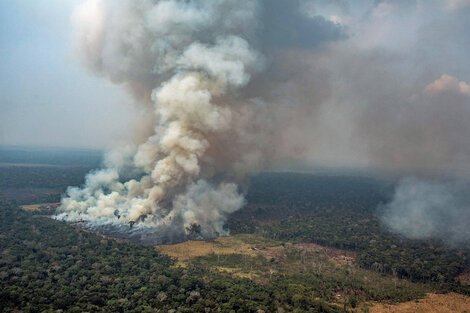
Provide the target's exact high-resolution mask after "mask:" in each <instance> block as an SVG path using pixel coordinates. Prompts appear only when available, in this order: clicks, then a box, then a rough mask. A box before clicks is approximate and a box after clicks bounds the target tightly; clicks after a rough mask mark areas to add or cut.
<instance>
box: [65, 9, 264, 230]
mask: <svg viewBox="0 0 470 313" xmlns="http://www.w3.org/2000/svg"><path fill="white" fill-rule="evenodd" d="M258 11H259V4H258V3H257V2H256V1H243V2H240V1H237V0H225V1H176V0H175V1H151V0H143V1H134V0H119V1H101V0H90V1H87V2H85V3H84V4H82V5H81V6H80V7H78V8H77V10H76V12H75V14H74V16H73V20H74V23H75V27H76V46H77V50H78V52H79V56H80V57H81V59H82V62H83V64H85V65H86V67H87V68H88V69H90V70H91V71H92V72H93V73H95V74H97V75H99V76H103V77H106V78H108V79H110V80H111V81H113V82H115V83H118V84H121V85H123V86H124V87H125V88H127V89H128V90H129V91H130V92H131V93H132V94H133V95H135V98H136V101H137V102H139V103H140V104H142V106H143V110H145V111H146V112H147V117H146V119H147V120H148V115H150V116H151V123H150V124H151V126H150V127H149V129H147V130H146V133H147V134H150V136H147V137H145V136H144V140H141V142H139V143H138V144H136V145H135V147H131V148H130V149H127V150H125V152H116V151H115V152H114V153H113V154H112V155H110V157H109V158H108V160H107V162H106V165H107V166H106V168H104V169H102V170H99V171H96V172H93V173H90V174H89V175H88V176H87V178H86V184H85V186H84V187H83V188H69V189H68V191H67V194H66V196H65V197H64V198H63V199H62V205H61V207H60V209H59V213H58V215H57V216H56V218H58V219H61V220H65V221H84V222H87V225H88V226H89V227H95V228H98V230H99V228H100V227H101V226H103V227H105V226H106V227H115V228H116V229H121V230H122V229H126V227H127V229H128V230H129V231H133V232H136V231H142V232H148V231H150V232H152V231H158V230H159V229H161V230H164V231H165V232H167V233H168V232H170V233H173V234H174V235H175V236H180V235H181V236H184V234H185V232H186V233H188V232H193V231H194V228H196V229H197V232H198V233H200V235H202V236H203V237H212V236H215V235H218V234H224V233H225V231H224V229H223V223H224V221H225V216H226V215H227V214H228V213H231V212H233V211H235V210H238V209H239V208H240V207H241V206H242V205H243V203H244V199H243V196H242V195H241V194H240V193H239V190H238V187H237V185H236V182H237V179H238V178H239V177H238V176H239V175H236V172H237V171H238V172H243V167H245V166H246V167H250V164H249V163H250V162H249V161H246V160H243V159H233V158H234V156H233V155H229V153H230V152H231V151H234V149H245V148H246V147H247V146H249V143H248V144H247V142H249V141H250V139H249V138H242V137H243V136H242V135H241V134H243V133H242V132H240V131H236V130H234V129H235V128H236V127H238V126H239V125H241V124H244V123H247V121H246V119H247V118H249V116H251V114H250V112H251V111H252V109H251V106H252V104H251V103H249V102H250V101H249V100H247V99H241V97H239V96H238V95H237V90H239V89H240V88H243V87H244V86H246V85H247V84H248V83H249V81H250V78H251V77H252V75H255V74H256V73H257V72H259V71H260V70H261V69H262V68H263V64H264V58H263V57H262V55H261V54H260V53H258V52H257V51H256V50H255V49H254V46H253V45H252V43H251V42H252V40H253V39H254V38H255V37H256V36H255V32H256V29H257V24H256V21H257V15H258ZM227 12H230V14H227ZM247 154H248V155H250V153H249V152H248V151H247ZM231 158H232V159H231ZM227 159H229V161H226V160H227ZM255 163H256V161H255ZM129 225H130V226H129ZM194 225H198V226H196V227H194ZM132 226H133V227H132ZM199 226H200V232H199Z"/></svg>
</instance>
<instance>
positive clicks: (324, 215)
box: [228, 173, 469, 290]
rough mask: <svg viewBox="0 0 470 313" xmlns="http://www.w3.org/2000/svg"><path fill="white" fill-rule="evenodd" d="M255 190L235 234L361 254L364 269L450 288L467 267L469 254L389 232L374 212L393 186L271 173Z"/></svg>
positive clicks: (234, 221) (236, 219)
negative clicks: (245, 233) (310, 243)
mask: <svg viewBox="0 0 470 313" xmlns="http://www.w3.org/2000/svg"><path fill="white" fill-rule="evenodd" d="M251 188H252V190H253V192H251V193H250V195H249V202H250V204H249V205H248V206H247V207H246V208H244V209H242V210H241V211H239V212H237V213H235V214H234V215H233V216H232V218H231V220H230V221H229V222H228V227H229V229H230V230H231V231H232V232H234V233H244V232H251V233H257V234H261V235H263V236H266V237H268V238H272V239H276V240H284V241H291V242H314V243H318V244H320V245H325V246H330V247H335V248H339V249H347V250H352V251H357V252H358V256H357V260H356V261H357V263H358V264H359V265H360V266H362V267H364V268H367V269H373V270H375V271H377V272H380V273H387V274H392V275H395V276H397V277H398V278H409V279H411V280H412V281H415V282H432V283H439V284H441V285H442V284H443V283H446V284H448V285H451V286H450V287H451V288H457V287H458V286H452V285H455V283H454V278H455V277H456V276H457V275H458V274H459V273H461V272H462V271H464V269H465V268H466V267H467V266H468V261H469V254H468V252H466V251H465V250H459V249H454V248H451V247H448V246H446V245H444V244H443V243H442V242H439V241H435V240H408V239H405V238H402V237H400V236H398V235H395V234H393V233H390V232H389V231H387V229H385V227H384V226H383V225H382V224H381V222H380V219H379V218H378V217H377V216H376V208H377V205H378V204H379V203H380V202H384V201H386V200H387V190H388V189H389V185H387V184H385V183H381V182H379V181H377V180H375V179H369V178H357V177H335V176H314V175H301V174H275V173H271V174H263V175H260V176H258V177H256V178H254V179H253V182H252V186H251ZM247 221H249V222H247ZM467 251H468V250H467ZM447 287H449V286H447ZM458 288H459V289H460V290H461V288H460V287H458Z"/></svg>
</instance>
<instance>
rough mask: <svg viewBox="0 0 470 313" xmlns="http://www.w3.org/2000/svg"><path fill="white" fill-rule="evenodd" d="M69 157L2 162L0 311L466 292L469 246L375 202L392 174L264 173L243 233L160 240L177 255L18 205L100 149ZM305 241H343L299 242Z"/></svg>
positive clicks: (242, 308) (328, 307)
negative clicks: (438, 237) (383, 210)
mask: <svg viewBox="0 0 470 313" xmlns="http://www.w3.org/2000/svg"><path fill="white" fill-rule="evenodd" d="M0 152H1V153H0V161H1V160H2V158H3V161H8V162H10V161H12V162H13V161H15V160H14V153H13V154H11V153H10V152H8V153H6V154H5V153H3V152H4V151H3V152H2V151H0ZM2 153H3V154H2ZM15 153H16V152H15ZM12 155H13V156H12ZM42 158H43V159H42V162H43V163H44V164H50V165H53V164H54V163H55V162H56V161H54V160H55V159H54V157H53V156H51V155H43V156H42ZM70 160H73V157H72V158H71V159H69V161H57V164H63V165H61V166H36V165H27V166H17V165H15V166H9V165H5V164H3V165H1V166H0V312H15V311H22V312H61V311H63V312H173V313H177V312H205V313H206V312H230V313H232V312H257V313H262V312H365V311H367V305H366V303H368V302H369V301H386V302H401V301H407V300H410V299H417V298H420V297H422V296H423V295H424V294H425V293H426V292H430V291H446V290H454V291H457V292H460V293H463V294H470V290H469V287H468V286H460V285H458V284H457V283H456V282H455V281H454V278H455V276H457V275H458V274H459V273H461V272H462V271H463V270H464V269H465V268H467V269H468V260H469V254H468V252H466V251H469V250H459V249H455V248H449V247H447V246H446V245H444V244H443V243H442V242H439V241H433V240H407V239H405V238H402V237H399V236H397V235H395V234H392V233H390V232H388V231H387V230H386V229H385V228H384V227H383V225H382V224H381V223H380V219H379V218H378V217H377V216H376V213H377V212H376V208H377V204H379V203H380V202H385V201H387V199H388V195H389V194H390V190H391V186H392V184H389V183H384V182H383V181H380V180H377V179H371V178H366V177H340V176H316V175H301V174H288V173H283V174H276V173H272V174H262V175H259V176H257V177H254V178H253V180H252V183H251V186H250V192H249V194H248V196H247V198H248V205H247V206H246V207H245V208H244V209H242V210H240V211H239V212H236V213H235V214H233V215H232V216H231V217H230V219H229V221H228V223H227V227H229V229H230V230H231V232H232V233H239V235H237V236H235V238H233V239H230V238H220V239H218V240H215V241H211V242H208V243H204V244H203V243H201V244H194V247H192V248H194V249H193V250H190V249H184V247H185V246H184V244H183V246H182V247H176V246H175V247H168V248H165V249H161V250H162V251H170V252H172V253H174V255H175V256H177V257H178V254H184V256H185V259H184V260H183V261H184V263H178V262H176V260H175V259H172V258H170V257H168V256H166V255H163V254H161V253H160V252H158V251H157V250H155V249H154V248H153V247H149V246H142V245H136V244H130V243H125V242H118V241H116V240H114V239H111V238H106V237H103V236H99V235H97V234H94V233H90V232H86V231H84V230H81V229H79V228H77V227H73V226H71V225H67V224H64V223H62V222H58V221H55V220H51V219H49V218H47V217H45V216H44V214H48V213H49V214H50V212H46V211H44V210H41V211H33V212H25V211H23V210H21V209H19V208H18V206H19V204H25V203H39V202H56V201H58V200H59V198H60V194H61V193H62V192H63V191H64V190H65V189H66V188H67V186H69V185H80V184H82V183H83V179H84V175H85V173H86V172H88V170H89V169H91V168H92V167H93V166H95V165H96V164H95V165H93V162H95V161H96V160H97V159H96V155H95V156H91V157H90V158H89V159H87V158H85V159H84V161H80V162H79V164H78V166H77V164H75V165H74V164H72V163H70ZM93 160H95V161H93ZM20 161H21V162H31V163H34V164H36V163H40V162H39V161H37V160H34V159H29V158H26V157H24V156H23V159H21V160H20ZM21 162H18V163H21ZM64 162H65V163H64ZM12 199H13V200H12ZM309 242H310V243H317V244H320V245H322V246H327V247H333V248H337V249H342V250H335V249H330V250H331V251H330V250H328V249H326V248H321V247H320V248H321V249H317V248H318V247H316V246H314V245H308V244H302V245H299V244H297V243H309ZM185 244H189V243H185ZM233 245H235V246H233ZM322 249H323V250H322ZM324 249H326V250H325V251H324ZM343 250H347V251H343ZM348 251H354V252H348ZM211 252H212V253H211ZM351 253H352V254H351ZM180 261H181V260H180ZM402 278H405V279H402Z"/></svg>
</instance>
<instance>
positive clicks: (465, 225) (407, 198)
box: [380, 178, 470, 244]
mask: <svg viewBox="0 0 470 313" xmlns="http://www.w3.org/2000/svg"><path fill="white" fill-rule="evenodd" d="M469 187H470V185H469V183H468V182H465V181H462V180H460V181H458V180H452V181H447V182H439V181H425V180H419V179H417V178H406V179H403V180H402V181H401V182H399V184H398V185H397V187H396V189H395V193H394V196H393V198H392V200H391V201H390V202H389V203H387V204H386V205H383V206H382V207H380V210H381V212H382V220H383V221H384V223H385V224H386V225H387V226H388V227H390V229H391V230H393V231H395V232H398V233H400V234H403V235H405V236H407V237H409V238H413V239H424V238H439V239H443V240H445V241H447V242H449V243H452V244H468V243H469V242H470V228H469V222H470V197H469V195H468V190H469Z"/></svg>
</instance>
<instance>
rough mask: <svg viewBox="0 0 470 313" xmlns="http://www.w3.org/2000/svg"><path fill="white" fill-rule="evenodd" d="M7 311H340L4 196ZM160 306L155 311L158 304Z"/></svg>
mask: <svg viewBox="0 0 470 313" xmlns="http://www.w3.org/2000/svg"><path fill="white" fill-rule="evenodd" d="M0 230H1V232H0V247H1V251H2V252H1V255H0V278H1V281H0V303H1V311H2V312H11V311H13V310H15V309H17V310H23V311H24V312H55V311H56V310H66V311H67V312H156V310H162V311H161V312H263V311H264V312H276V311H278V309H279V308H280V309H281V310H282V309H285V310H288V311H291V310H294V309H296V310H297V311H298V312H343V310H341V309H340V308H338V307H337V306H331V305H328V304H326V303H325V302H324V301H323V300H321V299H320V300H316V299H315V298H312V297H310V296H309V297H307V296H305V295H304V294H302V293H299V292H298V291H296V290H292V291H286V290H285V289H284V288H285V286H284V285H281V286H279V285H276V284H273V285H263V284H256V283H254V282H252V281H251V280H249V279H236V278H232V277H229V276H227V275H222V274H215V273H212V272H211V271H209V270H205V269H204V268H203V267H199V266H191V267H187V268H181V267H177V266H174V261H173V260H172V259H170V258H169V257H166V256H163V255H161V254H159V253H158V252H157V251H156V250H155V249H154V248H153V247H149V246H143V245H137V244H131V243H124V242H118V241H116V240H113V239H107V238H104V237H101V236H99V235H96V234H93V233H88V232H84V231H82V230H79V229H77V228H74V227H71V226H69V225H66V224H64V223H61V222H58V221H55V220H51V219H49V218H47V217H43V216H41V215H37V214H32V213H29V212H24V211H22V210H19V209H18V208H17V205H16V203H14V202H6V201H1V202H0ZM157 312H158V311H157Z"/></svg>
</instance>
